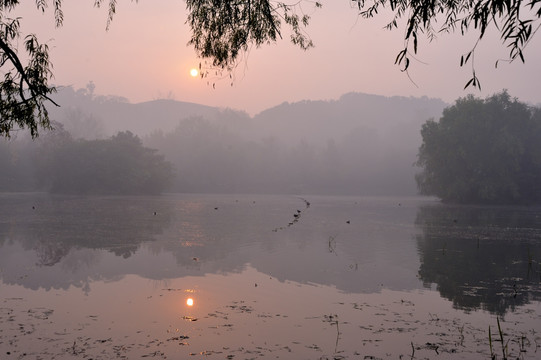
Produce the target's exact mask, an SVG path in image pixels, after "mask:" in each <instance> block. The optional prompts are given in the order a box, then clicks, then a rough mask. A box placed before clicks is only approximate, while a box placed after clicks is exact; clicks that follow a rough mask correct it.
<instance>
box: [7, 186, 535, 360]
mask: <svg viewBox="0 0 541 360" xmlns="http://www.w3.org/2000/svg"><path fill="white" fill-rule="evenodd" d="M540 261H541V207H489V206H453V205H444V204H441V203H439V202H438V201H437V200H435V199H432V198H423V197H410V198H391V197H388V198H384V197H332V196H309V195H304V196H287V195H284V196H271V195H195V194H194V195H183V194H166V195H162V196H156V197H114V196H101V197H98V196H88V197H86V196H58V195H54V196H53V195H48V194H41V193H32V194H0V358H2V359H4V358H6V359H27V358H28V359H52V358H54V359H73V358H81V359H113V358H120V359H122V358H129V359H132V358H141V357H145V358H147V357H148V358H157V359H165V358H169V359H259V358H265V359H267V358H279V359H388V358H392V359H425V358H428V359H432V358H438V359H480V358H481V359H482V358H486V359H490V358H491V357H492V356H493V355H494V356H495V357H496V358H498V359H502V358H503V357H504V356H506V357H509V358H517V357H520V358H521V359H536V358H540V357H541V321H540V320H541V319H540V317H541V306H540V300H541V262H540Z"/></svg>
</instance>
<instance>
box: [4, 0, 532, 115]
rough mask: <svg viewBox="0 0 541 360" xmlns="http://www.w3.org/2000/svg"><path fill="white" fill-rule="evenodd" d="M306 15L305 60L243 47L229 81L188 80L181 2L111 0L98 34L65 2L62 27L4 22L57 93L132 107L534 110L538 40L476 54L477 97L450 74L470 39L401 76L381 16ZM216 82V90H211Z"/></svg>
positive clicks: (394, 42) (93, 14)
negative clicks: (514, 57) (13, 27)
mask: <svg viewBox="0 0 541 360" xmlns="http://www.w3.org/2000/svg"><path fill="white" fill-rule="evenodd" d="M322 2H323V8H322V9H318V10H313V9H312V8H311V7H310V6H309V3H306V6H305V7H304V9H305V11H306V12H308V13H312V23H311V26H310V27H309V29H308V32H309V34H310V36H311V37H312V39H313V41H314V42H315V45H316V47H315V48H313V49H311V50H309V51H307V52H304V51H302V50H300V49H298V48H296V47H295V46H294V45H292V44H291V43H290V42H289V40H288V38H289V34H288V33H286V32H284V34H283V35H284V40H282V41H281V42H279V43H278V44H272V45H270V46H265V47H263V48H259V49H255V48H254V49H252V50H251V51H250V53H249V55H248V57H247V58H246V60H245V61H244V62H242V63H241V64H240V66H239V67H238V68H237V70H236V71H235V73H234V82H233V86H231V82H230V81H229V80H227V79H226V80H221V81H220V80H217V81H215V80H213V79H211V80H210V84H211V85H207V80H201V79H199V78H192V77H191V76H190V74H189V71H190V69H191V68H193V67H197V66H198V64H199V62H200V60H199V59H198V58H197V57H196V55H195V52H194V50H193V49H192V48H191V47H188V46H187V45H186V44H187V42H188V40H189V36H190V31H189V28H188V26H187V25H186V24H185V21H186V10H185V3H184V1H182V0H160V1H156V0H153V1H151V0H139V2H138V3H135V2H132V1H127V0H119V1H118V4H117V15H116V17H115V18H114V20H113V23H112V24H111V28H110V30H109V31H105V26H106V19H107V9H106V8H102V9H96V8H94V7H93V1H64V2H63V10H64V16H65V20H64V25H63V26H62V27H61V28H58V29H57V28H55V27H54V17H53V12H52V9H49V11H46V12H45V14H42V13H40V12H39V11H38V10H37V9H36V8H35V2H34V1H27V2H25V5H22V6H19V7H18V8H17V9H16V10H15V11H14V13H13V14H11V16H12V17H14V16H20V17H22V18H23V19H22V24H23V31H25V32H35V33H37V34H38V35H39V37H40V39H41V40H42V41H47V43H48V44H49V46H50V47H51V57H52V62H53V65H54V73H55V79H54V80H53V82H54V83H55V84H57V85H73V86H74V87H75V88H80V87H84V86H85V85H86V84H87V83H88V82H89V81H93V82H94V84H95V85H96V93H98V94H102V95H119V96H124V97H126V98H128V99H129V100H130V101H131V102H140V101H147V100H153V99H157V98H174V99H176V100H180V101H189V102H195V103H200V104H205V105H210V106H220V107H230V108H234V109H240V110H246V111H248V112H249V113H251V114H254V113H257V112H259V111H262V110H264V109H266V108H268V107H271V106H274V105H278V104H280V103H282V102H284V101H289V102H293V101H299V100H327V99H336V98H338V97H339V96H340V95H342V94H344V93H347V92H351V91H355V92H364V93H370V94H378V95H387V96H391V95H401V96H424V95H426V96H428V97H437V98H441V99H443V100H444V101H447V102H453V101H454V100H455V99H456V98H458V97H461V96H464V95H466V94H467V93H468V92H473V93H474V94H476V95H478V96H482V97H484V96H487V95H491V94H493V93H495V92H498V91H500V90H502V89H504V88H506V89H508V90H509V92H510V94H511V95H512V96H516V97H518V98H519V99H520V100H522V101H527V102H531V103H541V92H540V91H539V84H540V83H541V71H540V70H539V67H538V65H539V64H540V63H541V37H540V36H537V38H534V40H533V41H532V42H531V43H530V45H529V48H528V49H527V51H526V52H525V55H526V64H522V63H520V62H518V61H517V62H516V63H513V64H508V63H505V62H501V63H500V64H499V66H498V68H497V69H495V67H494V63H495V62H496V60H498V59H501V58H506V55H507V53H508V52H507V49H506V48H505V47H504V46H502V45H501V43H500V41H499V39H498V38H497V36H494V37H493V38H492V39H490V38H487V39H486V41H483V42H481V44H480V45H479V46H478V53H477V55H476V58H475V64H476V71H477V73H478V76H479V77H480V79H481V84H482V87H483V91H482V92H479V91H478V90H475V89H469V90H467V91H465V90H463V88H464V85H465V83H466V82H467V80H468V79H469V78H470V74H471V73H470V68H469V67H467V68H461V67H460V66H459V61H460V55H462V54H464V53H466V52H467V51H469V50H470V48H471V47H472V46H473V45H474V40H475V39H474V38H473V37H469V38H460V37H458V36H449V35H447V36H445V35H442V37H440V38H439V39H438V40H437V41H435V42H432V43H428V41H427V40H425V39H421V41H420V53H419V55H418V59H419V60H420V61H422V62H414V63H412V65H411V71H410V76H411V77H412V79H413V81H414V82H415V83H416V84H417V85H415V84H414V83H413V82H412V81H411V80H410V79H409V78H408V77H407V76H406V74H404V73H402V72H401V71H400V69H399V68H398V67H397V66H396V65H394V59H395V57H396V54H397V53H398V51H399V50H400V49H401V47H402V45H403V30H402V29H398V30H395V31H387V30H384V29H382V27H383V25H384V24H385V22H386V21H387V20H388V19H389V17H388V16H385V15H382V16H380V17H378V18H377V19H375V20H364V19H361V18H358V16H357V12H356V10H355V9H354V8H352V7H351V5H350V3H351V1H350V0H333V1H330V0H323V1H322ZM212 82H216V88H215V89H214V88H213V87H212Z"/></svg>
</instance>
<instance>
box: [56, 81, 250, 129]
mask: <svg viewBox="0 0 541 360" xmlns="http://www.w3.org/2000/svg"><path fill="white" fill-rule="evenodd" d="M54 99H55V101H57V102H58V104H59V105H60V107H58V108H56V107H50V110H51V118H52V119H54V120H56V121H59V122H61V123H63V124H65V125H67V126H68V127H69V125H70V124H69V123H70V121H77V120H78V119H73V117H80V116H83V117H86V118H87V119H88V118H92V119H94V120H95V121H97V122H99V123H100V124H101V130H102V132H103V136H111V135H114V134H116V133H117V132H119V131H125V130H130V131H131V132H133V133H134V134H137V135H139V136H145V135H148V134H150V133H152V132H153V131H156V130H161V131H163V132H169V131H172V130H173V129H174V128H175V127H176V126H177V125H178V123H179V121H180V120H182V119H185V118H188V117H193V116H201V117H204V118H208V119H215V118H217V117H219V115H220V114H221V113H222V112H223V111H224V110H223V109H220V108H216V107H211V106H206V105H199V104H194V103H190V102H183V101H176V100H169V99H160V100H153V101H147V102H141V103H136V104H132V103H129V102H127V100H126V99H124V98H121V97H114V96H107V97H106V96H94V95H93V94H92V93H90V92H88V91H87V90H86V89H79V90H74V89H72V88H71V87H65V88H62V89H61V90H60V91H59V92H58V93H57V94H56V96H55V97H54ZM238 113H239V116H241V114H244V113H243V112H238ZM90 137H91V136H90Z"/></svg>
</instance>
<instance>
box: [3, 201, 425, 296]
mask: <svg viewBox="0 0 541 360" xmlns="http://www.w3.org/2000/svg"><path fill="white" fill-rule="evenodd" d="M0 199H1V200H2V201H0V264H1V265H2V273H1V277H2V281H3V282H4V283H8V284H19V285H22V286H24V287H27V288H31V289H37V288H45V289H51V288H55V289H67V288H69V287H70V286H75V287H79V288H82V289H85V291H89V289H90V283H91V282H92V281H97V280H101V281H111V280H116V279H119V278H122V277H124V276H125V275H127V274H136V275H139V276H142V277H144V278H148V279H152V280H157V281H167V279H172V278H180V277H184V276H194V275H205V274H208V273H230V272H239V271H242V270H243V269H244V268H245V267H246V266H247V264H250V265H251V266H252V267H253V268H255V269H257V270H258V271H260V272H263V273H266V274H268V275H269V276H272V277H273V278H275V279H278V280H280V281H295V282H298V283H303V284H322V285H330V286H335V287H336V288H338V289H339V290H341V291H346V292H357V293H366V292H374V291H379V290H380V289H381V288H382V287H385V288H390V289H395V290H410V289H414V288H417V287H418V286H419V282H418V279H417V278H416V277H415V274H416V271H417V269H418V262H417V255H416V253H415V249H414V245H413V244H412V242H411V241H409V239H411V235H410V234H411V231H413V225H412V224H413V219H414V217H415V213H416V209H417V203H418V202H417V201H418V200H412V202H411V205H409V206H406V203H405V201H406V200H404V199H401V200H400V201H402V206H397V204H398V201H397V200H396V199H391V198H389V199H387V200H383V199H379V198H377V199H376V198H373V199H363V200H362V201H360V202H359V204H357V203H356V202H355V201H353V200H351V198H336V197H311V198H310V200H311V201H312V200H313V203H312V206H311V207H310V208H309V209H308V208H306V204H305V203H304V202H303V201H302V200H301V199H299V198H298V197H294V196H291V197H287V196H256V195H244V196H238V197H237V196H233V195H227V196H220V195H209V196H205V195H168V196H161V197H68V196H62V197H52V196H48V195H45V194H37V195H36V194H27V195H0ZM359 199H360V198H359ZM32 206H35V209H34V210H32ZM297 210H301V212H302V215H301V221H299V222H298V223H295V224H294V226H288V223H289V222H291V221H292V219H294V216H293V215H294V214H296V213H297ZM154 211H156V213H157V214H156V215H154ZM8 213H9V215H8V216H6V217H3V216H2V215H3V214H8ZM346 219H348V220H351V221H350V223H346ZM330 237H333V238H334V239H335V242H334V243H333V244H332V251H331V247H330V246H329V239H330ZM397 258H399V259H400V261H396V259H397Z"/></svg>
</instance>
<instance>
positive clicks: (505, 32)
mask: <svg viewBox="0 0 541 360" xmlns="http://www.w3.org/2000/svg"><path fill="white" fill-rule="evenodd" d="M185 1H186V7H187V10H188V19H187V23H188V25H189V26H190V28H191V33H192V35H191V39H190V41H189V45H191V46H193V47H194V49H195V51H196V52H197V54H198V55H199V56H200V57H202V58H206V59H209V60H210V61H211V63H212V64H213V66H217V67H219V68H221V69H224V70H227V71H229V70H231V69H232V68H233V67H234V66H235V64H236V63H237V62H238V61H239V59H241V55H242V54H243V53H244V52H245V51H247V50H248V49H249V47H250V46H256V47H257V46H261V45H264V44H268V43H272V42H275V41H277V40H278V39H281V38H282V31H283V28H286V29H288V30H289V32H290V40H291V42H293V43H294V44H295V45H297V46H299V47H300V48H301V49H308V48H310V47H312V46H313V42H312V40H311V39H310V36H309V35H308V33H307V31H306V28H307V27H308V25H309V22H310V16H309V15H307V14H306V13H305V12H304V11H303V5H304V4H310V5H311V6H315V7H317V8H319V7H321V3H320V2H318V1H315V2H312V1H307V0H301V1H299V2H295V3H293V4H287V3H285V2H281V1H271V0H237V1H229V0H185ZM350 1H351V3H352V4H353V5H355V7H356V8H357V9H358V11H359V14H360V16H361V17H363V18H371V17H375V16H377V15H378V14H379V12H380V11H381V10H383V9H386V10H388V11H391V12H392V14H393V16H392V17H391V20H390V21H389V23H388V25H387V28H388V29H393V28H399V27H401V26H405V29H404V30H405V31H404V47H403V48H402V49H401V50H399V52H398V55H397V57H396V61H395V62H396V63H397V64H398V65H400V66H401V68H402V69H403V70H404V71H407V70H408V68H409V65H410V58H411V56H412V54H414V53H416V52H417V49H418V43H419V41H418V39H419V37H420V36H426V37H427V38H428V39H429V40H432V39H434V38H435V37H436V36H437V35H438V34H439V33H441V32H460V33H461V34H465V33H467V32H469V31H471V30H475V31H476V32H477V34H478V39H479V40H481V39H482V38H483V37H484V36H485V34H486V33H487V31H488V30H489V29H491V28H494V29H496V31H498V32H499V34H500V36H501V39H502V42H503V43H504V45H505V46H507V47H508V48H509V59H508V60H509V61H513V60H515V59H517V58H518V59H520V60H521V61H524V49H525V47H526V46H527V45H528V43H529V41H530V40H531V39H532V37H533V36H534V35H535V33H536V31H537V30H538V29H539V27H540V25H541V20H540V18H541V0H528V1H522V0H443V1H406V0H370V1H365V0H350ZM19 3H20V0H0V71H1V72H2V74H3V78H2V79H1V80H0V136H9V135H10V133H11V132H12V131H13V130H14V128H17V127H18V128H21V129H24V128H28V129H29V130H30V133H31V135H32V136H33V137H35V136H37V135H38V129H39V127H42V128H49V127H50V121H49V115H48V112H47V108H46V106H45V105H46V104H47V103H48V102H49V103H51V104H54V102H53V101H52V100H51V98H50V95H51V94H52V93H54V92H55V91H56V89H55V87H54V86H52V85H50V84H49V80H50V79H51V78H52V76H53V72H52V64H51V62H50V60H49V49H48V46H47V44H42V43H40V42H39V41H38V37H37V36H36V35H35V34H27V35H24V34H21V31H20V19H18V18H16V17H15V18H12V17H10V14H11V12H12V11H13V10H14V9H15V8H16V7H17V5H19ZM35 3H36V8H37V9H38V10H39V11H42V12H44V11H46V9H47V8H48V7H49V5H50V4H52V9H53V11H54V15H55V23H56V26H61V25H62V22H63V19H64V14H63V12H62V0H35ZM116 4H117V0H94V6H96V7H100V6H106V7H107V9H108V16H107V27H109V25H110V23H111V21H112V20H113V17H114V15H115V13H116ZM21 38H22V39H23V42H22V43H23V45H24V46H23V49H24V50H23V51H22V52H23V53H22V54H21V53H20V49H19V48H18V44H19V43H20V41H19V40H20V39H21ZM474 53H475V46H474V47H473V49H472V50H471V51H470V52H468V53H467V54H464V55H463V56H462V57H461V61H460V64H461V66H462V65H464V64H467V63H470V64H472V77H471V79H470V80H469V81H468V82H467V84H466V87H468V86H470V85H472V86H477V87H480V83H479V79H478V78H477V76H476V74H475V67H474V66H473V57H474ZM23 59H25V60H26V64H25V63H24V61H23ZM54 105H56V104H54Z"/></svg>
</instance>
